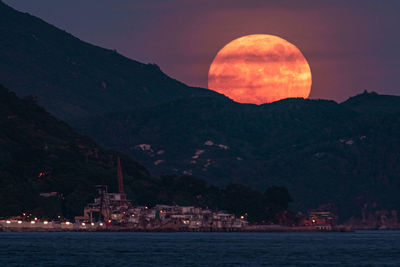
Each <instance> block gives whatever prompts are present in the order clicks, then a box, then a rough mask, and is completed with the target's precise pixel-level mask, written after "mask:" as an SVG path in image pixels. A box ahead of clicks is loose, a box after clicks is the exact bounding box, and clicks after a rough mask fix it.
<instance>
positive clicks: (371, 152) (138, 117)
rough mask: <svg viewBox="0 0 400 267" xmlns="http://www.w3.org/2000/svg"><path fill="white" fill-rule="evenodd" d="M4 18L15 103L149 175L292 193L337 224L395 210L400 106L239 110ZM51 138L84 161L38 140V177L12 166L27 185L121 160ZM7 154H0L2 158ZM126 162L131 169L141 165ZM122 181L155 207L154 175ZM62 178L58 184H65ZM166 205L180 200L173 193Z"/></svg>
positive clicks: (8, 15)
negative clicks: (32, 100)
mask: <svg viewBox="0 0 400 267" xmlns="http://www.w3.org/2000/svg"><path fill="white" fill-rule="evenodd" d="M0 14H1V16H0V58H1V60H0V82H2V83H4V84H5V85H7V86H8V87H9V88H12V89H13V90H15V92H16V93H17V94H18V95H20V96H25V95H29V94H31V95H34V96H35V97H36V99H37V101H38V103H39V104H40V105H42V106H43V107H45V108H46V109H47V110H48V111H49V112H51V113H52V114H53V115H55V116H57V117H58V118H61V119H64V120H67V121H68V122H69V123H70V124H71V125H72V126H73V127H74V128H75V129H78V130H79V131H81V132H83V133H85V134H88V135H89V136H91V137H92V138H94V140H96V141H97V142H98V143H100V144H101V145H103V146H104V147H108V148H111V149H114V150H117V151H121V152H123V153H125V154H127V155H129V156H131V157H132V158H134V159H136V160H138V161H140V162H141V163H142V164H144V166H145V167H147V168H148V169H149V170H150V171H151V172H152V173H153V174H157V175H158V174H160V175H161V174H171V173H172V174H175V175H176V176H177V177H180V176H181V175H182V174H193V175H194V176H196V177H198V178H201V179H205V180H206V181H207V182H210V183H212V184H214V185H218V186H227V185H228V184H230V183H235V184H247V185H250V186H252V187H253V188H258V189H259V190H260V191H264V190H265V189H266V188H268V187H270V186H273V185H283V186H286V187H287V188H288V190H289V191H290V192H291V194H293V198H294V202H293V208H294V209H301V210H304V211H305V210H308V209H312V208H317V207H318V206H320V205H322V206H323V207H325V208H326V207H329V209H332V210H333V211H337V212H338V213H339V214H340V217H341V219H344V218H348V217H350V216H360V215H361V212H362V211H363V212H365V210H366V209H367V210H368V211H369V212H370V213H371V214H375V211H377V210H392V209H393V210H398V207H399V206H400V197H399V195H398V192H399V189H400V135H399V133H400V116H399V115H400V100H399V97H394V96H382V95H377V94H374V93H364V94H361V95H358V96H355V97H353V98H350V99H349V100H348V101H346V102H344V103H341V104H338V103H335V102H334V101H325V100H304V99H286V100H282V101H279V102H276V103H272V104H267V105H261V106H255V105H243V104H238V103H234V102H232V101H230V100H229V99H227V98H225V97H223V96H221V95H218V94H216V93H213V92H210V91H209V90H205V89H201V88H191V87H188V86H186V85H184V84H182V83H180V82H178V81H175V80H173V79H171V78H169V77H167V76H166V75H165V74H163V73H162V72H161V71H160V69H159V68H158V67H156V66H155V65H146V64H142V63H139V62H136V61H133V60H130V59H127V58H125V57H123V56H121V55H119V54H118V53H116V52H115V51H112V50H106V49H102V48H99V47H96V46H93V45H90V44H88V43H84V42H82V41H80V40H79V39H77V38H75V37H73V36H72V35H70V34H68V33H66V32H64V31H62V30H59V29H57V28H55V27H53V26H51V25H49V24H47V23H45V22H44V21H42V20H40V19H37V18H35V17H33V16H30V15H29V14H23V13H20V12H17V11H15V10H13V9H11V8H10V7H8V6H6V5H4V4H3V3H1V2H0ZM52 120H54V118H52ZM11 121H12V120H10V121H7V123H11ZM26 125H28V123H27V124H26ZM26 125H25V126H24V127H27V126H26ZM65 127H66V126H65ZM16 129H18V128H16ZM21 130H25V128H23V129H21ZM41 130H42V129H41ZM48 130H49V131H50V130H51V129H48ZM66 132H70V131H66ZM12 135H13V133H11V136H12ZM15 136H16V137H18V134H15ZM31 137H32V136H27V137H23V138H25V140H20V141H21V143H20V144H23V143H29V140H30V138H31ZM21 138H22V137H21ZM82 138H84V137H82V136H79V138H78V139H79V140H81V139H82ZM52 140H53V139H52ZM54 140H55V141H57V140H58V141H57V142H59V144H60V146H59V147H60V151H59V152H60V153H67V152H66V150H65V147H68V145H67V144H65V143H63V142H72V144H73V145H74V146H73V147H75V148H74V149H75V150H74V151H75V152H76V151H78V152H79V153H80V154H79V153H78V154H68V153H72V152H68V153H67V155H66V156H67V158H68V157H70V158H75V160H70V159H69V158H68V162H70V163H68V164H67V165H61V164H66V163H65V162H62V163H61V161H60V163H53V161H55V158H54V157H50V156H49V155H48V154H46V153H47V152H43V151H42V150H43V149H42V148H43V147H46V146H45V143H44V141H43V142H42V143H39V146H37V149H36V148H35V150H32V151H31V152H29V153H31V154H29V153H28V152H26V151H24V150H23V149H21V150H20V151H23V152H20V154H16V155H17V156H15V158H18V159H19V157H20V158H21V159H24V157H28V155H35V157H37V159H36V161H37V162H35V163H28V162H29V159H27V160H26V162H25V164H28V165H29V164H32V166H36V167H37V169H34V168H33V167H32V169H31V171H32V170H34V171H33V172H32V173H26V172H27V171H26V172H25V171H24V168H22V167H21V170H19V167H18V166H20V165H21V164H17V163H14V165H13V164H9V163H7V164H8V165H7V166H13V167H12V168H13V169H14V171H16V170H17V169H18V171H21V172H22V171H23V172H24V173H23V174H21V175H27V176H24V177H36V175H37V173H38V172H41V170H40V169H42V168H45V167H46V168H47V166H50V167H51V168H50V171H51V173H52V174H53V175H56V174H57V172H56V170H59V169H60V168H58V167H57V166H58V165H57V164H60V166H64V167H66V168H64V167H63V168H61V169H66V170H68V169H70V170H69V171H70V173H68V177H70V176H72V177H73V178H70V179H75V177H80V178H76V179H86V180H88V181H90V184H92V183H98V182H99V180H98V179H103V177H104V179H106V180H107V179H109V181H110V183H111V181H114V180H111V179H114V177H113V174H114V170H113V167H112V166H113V162H114V161H115V156H112V155H114V154H115V153H114V152H103V154H102V155H103V156H101V155H100V156H99V157H100V159H97V158H96V157H94V156H93V155H92V154H95V153H94V151H93V150H91V152H89V151H86V152H85V151H83V150H82V149H80V148H79V145H82V144H80V143H79V142H81V141H76V140H75V139H74V138H72V137H68V138H67V137H62V138H61V136H58V137H57V138H55V139H54ZM46 142H47V143H51V142H50V141H49V140H46ZM88 142H89V141H88ZM90 142H91V141H90ZM61 144H62V145H61ZM68 144H69V143H68ZM3 146H4V144H3ZM21 146H22V145H21ZM47 146H48V147H50V145H49V144H48V145H47ZM93 146H94V147H96V146H95V145H94V144H93ZM35 147H36V146H35ZM61 148H62V149H61ZM12 149H14V148H12ZM40 149H42V150H40ZM4 151H7V150H4ZM15 151H17V150H15ZM18 151H19V150H18ZM67 151H68V150H67ZM75 152H74V153H75ZM8 153H9V152H7V153H4V154H2V157H4V158H5V159H6V157H7V155H8ZM15 153H17V152H15ZM82 153H83V154H82ZM85 153H92V154H91V156H90V155H89V156H86V154H85ZM100 154H101V153H100ZM36 155H40V156H36ZM43 155H44V156H43ZM43 157H44V159H43ZM46 157H48V158H46ZM86 157H88V160H87V161H86ZM102 157H103V158H102ZM28 158H29V157H28ZM77 159H79V160H77ZM127 160H128V159H127ZM2 162H3V163H2V164H5V163H4V162H6V161H2ZM18 162H24V161H18ZM49 162H50V163H51V164H56V165H55V167H54V166H52V165H50V164H49ZM128 162H131V161H129V160H128ZM99 163H101V164H102V165H101V166H103V167H101V168H100V167H99V165H98V164H99ZM126 164H127V165H128V168H130V167H129V166H130V165H131V164H132V166H136V165H137V164H136V165H135V164H134V163H126ZM28 165H27V166H28ZM4 166H6V165H4ZM71 166H72V167H76V166H79V168H72V167H71ZM82 166H84V167H82ZM89 166H92V167H89ZM104 166H106V167H104ZM46 168H45V169H46ZM99 168H100V169H99ZM102 168H104V169H102ZM138 168H139V167H138ZM52 169H54V170H52ZM46 170H47V169H46ZM104 170H106V173H108V175H105V174H104V173H103V171H104ZM135 170H136V171H137V169H135V168H134V167H132V171H135ZM143 170H144V169H143ZM143 172H145V171H143ZM28 174H29V175H28ZM72 174H74V175H72ZM7 175H9V174H7V173H4V176H3V177H8V176H7ZM32 175H33V176H32ZM11 176H12V177H13V178H10V180H12V181H13V182H14V183H15V184H16V186H17V184H18V186H26V188H28V189H29V190H31V191H32V192H35V194H36V193H37V192H38V191H37V190H39V189H38V187H37V186H38V185H40V186H44V185H47V184H48V182H43V183H42V182H38V181H37V180H35V179H33V178H24V179H27V180H29V179H31V180H32V179H33V180H32V183H28V184H26V185H24V184H23V183H22V184H21V185H20V184H19V183H18V182H16V180H15V181H14V180H13V179H17V178H16V176H13V175H11ZM127 176H128V177H127V179H128V181H129V179H131V182H132V184H133V186H132V189H131V190H132V192H133V190H138V195H140V194H145V193H146V192H152V193H151V194H152V197H153V199H157V197H155V196H158V195H157V194H156V193H155V192H158V191H157V190H158V189H159V185H157V184H156V183H157V182H159V180H157V179H156V182H155V181H154V180H155V179H154V178H152V177H150V176H149V175H148V174H146V175H144V174H143V175H135V174H134V173H130V172H128V173H127ZM57 177H58V176H56V178H54V179H59V180H57V183H55V184H58V182H61V181H65V180H68V179H66V178H65V177H63V178H57ZM60 177H61V176H60ZM90 177H92V178H90ZM129 177H132V178H129ZM133 177H135V178H133ZM4 179H5V178H4ZM18 179H20V178H18ZM21 179H22V178H21ZM136 179H138V180H140V181H141V182H138V180H136ZM86 180H85V181H86ZM24 181H25V180H24ZM29 181H30V180H29ZM33 181H35V182H33ZM88 183H89V182H88ZM7 184H8V183H7ZM90 184H88V185H87V186H86V187H85V189H84V190H83V189H79V188H71V189H69V190H70V191H68V194H64V197H65V198H66V199H67V200H68V197H67V195H68V196H69V195H70V194H69V193H71V192H74V194H75V195H74V194H73V195H71V196H74V197H75V196H76V195H77V194H79V196H83V195H84V194H83V193H82V194H81V193H79V192H81V191H82V192H87V191H89V189H88V188H89V187H90ZM142 184H145V185H146V186H143V188H144V189H143V188H142V187H141V185H142ZM39 188H40V190H44V189H42V188H41V187H39ZM65 188H68V186H65ZM90 188H91V187H90ZM50 189H51V190H53V189H52V187H51V186H49V187H48V188H47V189H46V190H50ZM142 189H143V190H142ZM150 189H151V190H153V191H149V190H150ZM34 190H36V191H34ZM54 190H56V189H54ZM57 190H58V189H57ZM86 190H87V191H86ZM146 190H147V191H146ZM6 191H7V192H8V194H9V195H10V196H7V197H3V198H7V199H8V198H9V197H15V196H16V194H14V193H16V192H19V190H14V191H13V189H12V188H11V189H10V190H6ZM31 191H29V192H31ZM24 192H25V191H24ZM26 192H28V191H26ZM35 194H33V193H32V198H33V195H35ZM149 194H150V193H149ZM221 194H222V193H221ZM28 195H29V194H28ZM85 197H86V195H85ZM87 197H88V198H89V196H87ZM140 199H141V198H140ZM143 199H145V198H143ZM146 199H150V198H149V197H147V198H146ZM165 199H168V198H165ZM169 200H170V201H173V199H172V198H171V196H169ZM29 203H35V201H33V200H32V201H30V202H29ZM29 203H28V204H29ZM66 207H67V208H65V209H66V210H67V211H68V212H69V213H71V212H70V211H69V209H71V208H70V207H69V206H68V205H67V206H66ZM325 208H324V209H325ZM77 209H78V208H77Z"/></svg>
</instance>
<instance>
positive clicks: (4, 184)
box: [0, 86, 291, 221]
mask: <svg viewBox="0 0 400 267" xmlns="http://www.w3.org/2000/svg"><path fill="white" fill-rule="evenodd" d="M117 156H120V157H121V161H122V165H123V172H124V184H125V191H126V193H127V196H128V199H130V200H131V201H132V202H133V204H134V205H149V206H152V205H155V204H179V205H196V206H201V207H204V208H205V207H209V208H213V209H217V210H218V209H225V210H228V211H230V212H235V213H236V214H237V215H242V214H245V213H248V214H249V220H252V221H260V220H267V219H268V220H274V219H275V217H274V216H275V215H276V214H277V213H280V212H283V211H285V210H286V209H287V208H288V203H289V201H290V200H291V197H290V196H289V193H288V192H287V190H286V189H285V188H281V187H272V188H270V189H268V190H267V191H266V193H264V194H263V193H261V192H260V191H257V190H254V189H251V188H249V187H246V186H241V185H231V186H228V187H227V188H217V187H214V186H210V185H208V184H207V183H206V182H204V181H202V180H199V179H196V178H194V177H190V176H175V175H169V176H168V175H167V176H162V177H153V176H151V175H150V174H149V173H148V172H147V170H146V169H145V168H143V167H142V166H140V165H139V164H137V163H136V162H135V161H133V160H131V159H130V158H129V157H126V156H124V155H123V154H120V153H118V152H115V151H110V150H105V149H103V148H101V147H100V146H98V145H97V144H96V143H94V142H93V141H92V140H91V139H90V138H88V137H86V136H82V135H80V134H77V133H76V132H74V131H73V130H72V129H71V127H69V126H68V125H67V124H66V123H64V122H62V121H60V120H58V119H56V118H54V117H53V116H51V115H50V114H49V113H47V112H46V111H45V110H44V109H43V108H41V107H40V106H38V105H37V104H36V103H35V100H34V99H33V98H32V97H27V98H25V99H20V98H18V97H16V95H15V94H14V93H12V92H9V91H8V90H7V89H6V88H4V87H2V86H0V203H1V205H0V217H2V216H12V215H18V214H21V213H22V212H29V213H32V214H34V215H35V216H38V217H39V216H40V217H42V216H43V217H45V218H54V217H55V216H58V215H61V216H65V217H68V218H73V217H74V216H76V215H81V214H82V212H83V207H84V205H86V204H87V203H89V202H91V201H93V198H94V197H96V192H95V187H94V186H95V185H98V184H106V185H108V186H109V190H110V192H117V190H118V187H117V172H116V167H115V165H116V164H115V163H116V158H117ZM52 192H56V193H55V195H52V194H51V193H52ZM43 193H44V194H43ZM49 193H50V195H49Z"/></svg>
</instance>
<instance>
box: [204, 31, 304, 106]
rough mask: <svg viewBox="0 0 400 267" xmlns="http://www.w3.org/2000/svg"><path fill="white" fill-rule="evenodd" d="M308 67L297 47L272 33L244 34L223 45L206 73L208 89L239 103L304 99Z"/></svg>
mask: <svg viewBox="0 0 400 267" xmlns="http://www.w3.org/2000/svg"><path fill="white" fill-rule="evenodd" d="M311 83H312V82H311V70H310V67H309V65H308V63H307V60H306V59H305V57H304V56H303V54H302V53H301V52H300V50H299V49H298V48H297V47H296V46H294V45H293V44H291V43H289V42H288V41H286V40H284V39H282V38H280V37H277V36H273V35H267V34H254V35H248V36H243V37H241V38H238V39H236V40H233V41H232V42H230V43H228V44H227V45H225V46H224V47H223V48H222V49H221V50H220V51H219V52H218V54H217V55H216V57H215V58H214V60H213V62H212V64H211V66H210V69H209V73H208V88H209V89H211V90H214V91H217V92H219V93H221V94H224V95H226V96H227V97H229V98H231V99H233V100H234V101H237V102H240V103H252V104H264V103H269V102H273V101H277V100H280V99H284V98H289V97H303V98H307V97H308V96H309V94H310V91H311Z"/></svg>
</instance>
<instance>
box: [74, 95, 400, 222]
mask: <svg viewBox="0 0 400 267" xmlns="http://www.w3.org/2000/svg"><path fill="white" fill-rule="evenodd" d="M372 98H375V99H376V100H377V101H378V103H381V96H379V95H377V94H375V93H371V94H369V93H367V94H362V95H359V96H355V97H353V98H351V99H350V100H349V101H347V102H345V103H343V104H337V103H335V102H333V101H326V100H304V99H286V100H282V101H279V102H275V103H272V104H265V105H262V106H255V105H242V104H238V103H234V102H225V101H221V100H219V99H215V98H193V99H190V100H178V101H174V102H171V103H167V104H161V105H159V106H157V107H152V108H148V109H144V110H143V109H141V110H138V111H137V112H128V113H115V114H110V115H108V116H102V117H101V118H100V117H99V118H93V119H91V120H89V121H85V122H83V123H82V127H81V129H82V131H83V132H86V133H87V134H89V135H91V136H93V137H94V138H95V140H97V141H98V142H100V143H102V144H104V145H105V146H107V147H111V148H113V149H117V150H120V151H123V152H125V153H128V154H130V155H132V156H133V157H134V158H135V159H137V160H139V161H140V162H142V163H143V164H144V165H145V166H146V167H147V168H149V169H151V170H152V171H153V172H155V173H178V174H182V173H186V174H193V175H194V176H196V177H200V178H203V179H205V180H207V181H209V182H211V183H214V184H217V185H226V184H228V183H231V182H235V183H244V184H248V185H251V186H253V187H256V188H259V189H264V188H266V187H268V186H271V185H284V186H287V187H288V188H289V191H290V192H291V193H292V195H293V197H294V199H295V205H296V208H300V209H303V210H307V209H310V208H317V207H318V206H320V205H329V206H335V207H336V209H339V212H340V214H341V215H342V218H343V217H350V216H352V215H357V216H360V214H361V210H362V208H363V207H364V204H366V205H367V206H368V207H372V206H375V208H377V207H378V208H380V209H392V208H393V209H397V207H399V204H400V197H399V196H398V192H399V191H400V134H399V133H400V113H396V112H395V110H396V109H397V107H398V105H397V102H396V101H397V100H398V98H397V97H390V96H385V97H384V99H385V103H389V104H388V105H385V106H384V108H381V107H380V106H379V105H378V104H375V103H374V100H373V99H372ZM364 99H368V101H366V102H364ZM366 109H369V110H370V112H364V110H366Z"/></svg>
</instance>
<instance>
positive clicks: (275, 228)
mask: <svg viewBox="0 0 400 267" xmlns="http://www.w3.org/2000/svg"><path fill="white" fill-rule="evenodd" d="M370 230H376V229H370ZM0 232H143V233H147V232H148V233H179V232H182V233H184V232H202V233H295V232H299V233H300V232H354V229H353V228H352V227H350V226H336V227H330V226H329V227H328V226H325V227H323V228H321V227H315V226H292V227H289V226H281V225H253V226H247V227H245V228H240V229H239V228H238V229H234V228H208V229H206V228H139V227H122V226H111V227H108V228H90V229H89V228H69V229H63V228H43V227H4V226H3V227H0Z"/></svg>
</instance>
